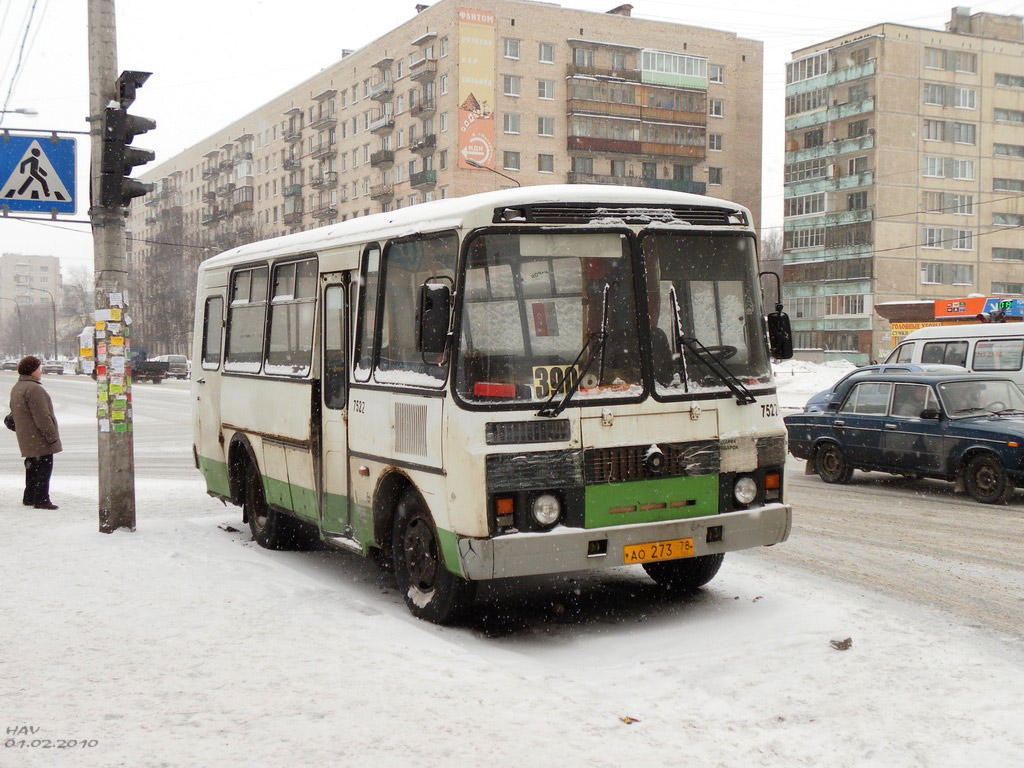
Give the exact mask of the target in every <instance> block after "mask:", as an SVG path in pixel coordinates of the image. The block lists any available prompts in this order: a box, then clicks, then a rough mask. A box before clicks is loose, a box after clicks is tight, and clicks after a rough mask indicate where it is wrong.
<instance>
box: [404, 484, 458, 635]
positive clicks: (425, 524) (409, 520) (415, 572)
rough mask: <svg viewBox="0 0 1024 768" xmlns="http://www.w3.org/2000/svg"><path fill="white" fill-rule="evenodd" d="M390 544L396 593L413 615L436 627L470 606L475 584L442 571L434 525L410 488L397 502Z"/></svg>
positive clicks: (439, 544) (442, 565) (442, 561)
mask: <svg viewBox="0 0 1024 768" xmlns="http://www.w3.org/2000/svg"><path fill="white" fill-rule="evenodd" d="M391 543H392V558H393V560H394V564H395V578H396V580H397V582H398V589H399V591H400V592H401V593H402V596H403V597H404V598H405V604H406V605H407V606H408V608H409V611H410V612H411V613H412V615H413V616H415V617H416V618H419V619H424V620H425V621H431V622H433V623H435V624H451V623H452V622H454V621H456V620H458V619H459V618H460V617H461V616H462V615H463V614H464V613H465V612H466V610H467V609H468V608H469V606H470V605H471V604H472V603H473V597H474V595H475V594H476V582H472V581H467V580H465V579H463V578H462V577H460V576H457V575H456V574H454V573H452V572H451V571H449V570H448V569H447V568H446V567H445V564H444V556H443V555H442V553H441V541H440V539H439V538H438V535H437V528H436V527H435V526H434V521H433V519H432V518H431V516H430V512H429V511H428V510H427V505H426V504H424V503H423V499H421V498H420V495H419V494H418V493H416V491H414V490H412V489H411V488H410V489H409V490H408V491H406V492H405V494H404V495H403V496H402V499H401V500H400V501H399V502H398V509H397V512H396V514H395V524H394V529H393V531H392V537H391Z"/></svg>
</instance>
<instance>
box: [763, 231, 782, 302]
mask: <svg viewBox="0 0 1024 768" xmlns="http://www.w3.org/2000/svg"><path fill="white" fill-rule="evenodd" d="M761 271H762V272H774V273H775V274H776V275H778V276H779V281H780V284H781V281H782V274H783V272H782V230H780V229H777V228H770V229H769V228H766V229H764V230H763V231H762V232H761ZM769 283H770V284H771V286H770V287H768V284H769ZM764 284H765V286H766V287H765V288H764V292H765V294H764V297H765V302H766V303H769V302H770V303H773V304H774V301H781V300H782V297H781V296H776V290H775V281H774V280H771V279H769V280H767V281H765V282H764ZM772 299H774V301H772Z"/></svg>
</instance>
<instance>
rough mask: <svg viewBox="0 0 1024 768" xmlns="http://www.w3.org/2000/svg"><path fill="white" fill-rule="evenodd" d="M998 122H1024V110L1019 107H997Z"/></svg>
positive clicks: (996, 116)
mask: <svg viewBox="0 0 1024 768" xmlns="http://www.w3.org/2000/svg"><path fill="white" fill-rule="evenodd" d="M995 118H996V122H999V123H1024V112H1021V111H1020V110H1019V109H1000V108H999V107H996V112H995Z"/></svg>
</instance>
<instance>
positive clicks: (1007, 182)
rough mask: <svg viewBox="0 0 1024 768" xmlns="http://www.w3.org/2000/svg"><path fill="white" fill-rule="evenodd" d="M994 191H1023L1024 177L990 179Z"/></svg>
mask: <svg viewBox="0 0 1024 768" xmlns="http://www.w3.org/2000/svg"><path fill="white" fill-rule="evenodd" d="M992 190H993V191H994V192H1024V179H992Z"/></svg>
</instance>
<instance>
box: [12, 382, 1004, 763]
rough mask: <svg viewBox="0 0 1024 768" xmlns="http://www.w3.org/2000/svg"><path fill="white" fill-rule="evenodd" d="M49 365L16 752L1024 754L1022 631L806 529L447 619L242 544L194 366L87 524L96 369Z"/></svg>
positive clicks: (611, 757) (527, 586)
mask: <svg viewBox="0 0 1024 768" xmlns="http://www.w3.org/2000/svg"><path fill="white" fill-rule="evenodd" d="M13 380H14V379H13V377H11V376H10V375H8V374H4V375H0V402H6V399H7V391H8V389H9V387H10V385H11V384H12V383H13ZM46 384H47V386H48V388H49V389H50V391H51V392H52V393H53V395H54V400H55V402H56V404H57V407H58V418H59V419H60V420H61V426H62V431H63V434H64V436H65V446H66V451H65V453H63V454H61V455H60V456H58V459H57V464H56V470H55V477H54V484H53V498H54V499H55V500H56V501H57V502H58V503H59V504H60V505H61V509H60V510H59V511H57V512H41V511H36V510H25V509H24V508H22V507H21V505H20V493H21V482H22V470H21V467H20V463H19V461H18V459H17V457H16V455H15V449H14V446H13V440H10V439H4V443H3V450H2V452H0V510H2V512H0V514H2V515H3V518H4V519H3V529H4V533H3V536H2V537H0V573H2V574H3V575H2V588H0V650H2V652H0V715H2V717H0V728H3V729H13V730H12V731H9V732H8V733H7V734H4V741H3V745H2V748H0V766H4V768H7V767H8V766H10V768H20V767H21V766H74V768H78V767H79V766H82V767H87V766H103V767H104V768H106V767H108V766H132V767H133V768H134V767H136V766H175V767H176V766H190V767H191V766H217V767H220V766H247V767H248V766H294V765H301V764H319V765H348V764H354V763H358V764H360V765H367V766H375V767H376V766H407V765H409V764H412V763H419V764H425V765H443V766H478V765H488V766H491V767H492V768H499V767H502V766H520V765H523V764H527V765H528V764H531V763H533V762H543V763H547V764H555V765H559V766H570V767H575V766H581V767H582V766H588V767H589V766H622V765H645V766H676V765H683V764H687V765H694V766H744V767H746V766H779V767H780V768H782V767H783V766H784V767H785V768H792V767H793V766H814V767H815V768H820V767H821V766H828V767H829V768H836V767H840V766H878V767H879V768H883V767H884V768H900V767H902V766H908V767H909V766H927V767H928V768H931V767H932V766H936V767H937V766H965V765H977V766H985V767H986V768H988V767H989V766H995V767H997V768H999V767H1002V766H1006V768H1010V767H1011V766H1020V765H1024V732H1022V731H1021V728H1020V723H1021V721H1022V715H1024V705H1022V703H1021V696H1020V692H1021V691H1022V690H1024V645H1021V644H1017V643H1014V642H1008V641H1005V640H1002V639H1000V638H998V637H997V636H995V635H990V634H988V633H986V632H984V631H981V630H978V629H975V628H972V627H969V626H965V625H964V624H963V623H962V622H961V621H959V620H958V619H957V618H956V617H955V616H953V615H948V614H944V613H942V612H939V611H934V610H929V609H925V608H919V607H916V606H914V605H911V604H908V603H905V602H901V601H899V600H896V599H894V598H892V597H888V596H885V595H880V594H878V593H876V592H874V591H871V590H869V589H867V588H865V587H864V586H856V585H851V584H849V583H847V582H844V581H842V580H835V579H832V578H830V577H829V576H828V575H827V574H825V575H821V574H813V573H807V572H805V571H804V570H801V569H799V568H796V567H793V566H791V565H787V564H784V563H783V562H782V560H783V559H784V558H782V557H776V556H775V554H774V553H775V552H782V551H783V548H785V547H789V546H790V544H791V543H795V542H790V543H787V544H783V545H780V547H777V548H774V549H768V550H764V551H763V552H759V553H757V554H748V553H740V554H733V555H730V556H729V557H727V558H726V561H725V566H724V567H723V569H722V572H721V574H720V575H719V576H718V577H717V578H716V579H715V580H714V581H713V582H712V583H711V584H710V585H709V586H708V587H707V588H706V589H705V590H703V591H702V592H701V593H700V594H699V595H697V596H694V597H691V598H687V599H675V600H666V599H665V597H664V595H663V594H662V593H661V592H660V591H659V590H658V589H657V588H655V587H654V586H653V584H652V583H651V582H650V581H649V580H648V579H647V578H646V576H645V575H644V574H643V572H642V571H641V570H639V569H633V568H622V569H614V570H611V571H607V572H603V573H597V574H588V575H584V576H573V577H566V578H561V579H534V580H516V581H512V582H508V583H502V584H500V585H495V586H493V587H491V588H489V589H487V590H485V593H484V595H483V601H482V604H481V605H480V606H479V608H478V610H477V612H476V615H475V618H474V620H473V621H472V622H471V623H470V624H469V625H468V626H465V627H459V628H440V627H435V626H432V625H429V624H425V623H423V622H419V621H416V620H415V619H413V618H411V617H410V616H409V615H408V613H407V611H406V609H405V607H404V604H403V601H402V599H401V597H400V596H399V595H398V594H397V593H396V592H395V591H394V589H393V587H392V586H391V584H390V583H389V581H388V579H387V578H386V576H385V575H383V574H382V573H381V572H380V571H378V570H377V568H376V567H375V566H374V565H373V564H372V563H369V562H367V561H363V560H361V559H359V558H357V557H355V556H352V555H348V554H344V553H333V552H306V553H296V552H270V551H267V550H262V549H260V548H259V547H257V546H255V545H254V544H253V543H252V542H251V541H250V536H249V535H248V532H247V531H243V530H239V529H241V525H240V515H239V514H238V512H237V510H234V509H225V508H224V507H223V506H222V505H221V504H220V503H219V502H215V501H213V500H211V499H209V498H208V497H206V496H205V494H204V493H203V488H202V483H201V482H200V480H199V477H198V474H197V473H196V472H195V470H194V469H192V467H191V451H190V442H191V439H190V433H189V428H188V418H189V417H188V407H189V395H188V389H187V385H177V384H165V385H162V386H160V387H153V386H151V385H145V386H138V387H136V388H135V405H136V425H137V426H136V453H137V457H138V478H137V497H138V509H139V515H138V517H139V528H138V531H136V532H135V533H126V532H118V533H115V534H113V535H109V536H105V535H102V534H99V533H97V532H96V530H97V522H96V502H95V498H96V480H95V469H94V468H95V435H94V429H95V426H94V421H93V419H92V413H91V407H92V401H91V399H90V398H91V397H92V393H93V389H92V385H91V383H89V382H87V381H85V380H82V379H78V380H72V381H60V380H58V378H57V377H52V378H49V379H47V381H46ZM808 386H813V385H808ZM805 388H806V387H805ZM795 535H796V534H795ZM822 535H823V536H826V537H827V533H823V534H822ZM864 567H865V568H869V567H871V565H870V564H865V565H864ZM946 588H955V584H953V585H949V584H948V583H947V585H946ZM845 638H852V647H850V648H849V650H844V651H843V650H836V649H834V648H833V647H832V645H831V643H830V641H832V640H841V639H845ZM32 728H35V729H38V730H35V731H32V730H29V729H32ZM59 740H65V741H70V740H76V741H77V742H78V745H76V746H75V747H73V748H63V749H57V748H56V745H57V744H58V742H59ZM82 740H86V741H87V744H89V745H92V744H93V742H95V744H94V745H92V746H85V747H83V746H81V741H82ZM47 745H49V746H47Z"/></svg>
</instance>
